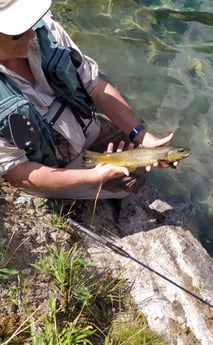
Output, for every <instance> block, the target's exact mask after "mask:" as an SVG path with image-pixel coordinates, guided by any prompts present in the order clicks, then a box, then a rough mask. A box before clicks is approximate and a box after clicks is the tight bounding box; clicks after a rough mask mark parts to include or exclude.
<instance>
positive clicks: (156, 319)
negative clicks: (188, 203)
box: [84, 186, 213, 345]
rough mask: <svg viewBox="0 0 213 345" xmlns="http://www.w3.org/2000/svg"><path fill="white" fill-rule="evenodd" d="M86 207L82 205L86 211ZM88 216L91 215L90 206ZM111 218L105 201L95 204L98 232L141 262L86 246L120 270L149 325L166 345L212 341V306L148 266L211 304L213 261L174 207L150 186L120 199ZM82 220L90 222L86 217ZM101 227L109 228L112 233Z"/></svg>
mask: <svg viewBox="0 0 213 345" xmlns="http://www.w3.org/2000/svg"><path fill="white" fill-rule="evenodd" d="M90 206H91V205H90ZM90 206H89V204H87V205H86V208H87V210H89V209H90ZM87 214H88V215H89V214H90V216H91V209H90V212H87ZM84 215H86V212H85V213H84ZM113 216H114V215H113V212H112V207H111V206H110V204H109V203H107V202H106V201H101V202H100V203H99V202H98V203H97V209H96V216H95V217H94V222H95V224H94V225H96V226H98V225H99V232H98V233H100V234H101V233H102V236H104V237H105V238H107V240H109V241H111V242H113V243H114V244H116V246H119V247H121V248H122V249H124V250H125V251H127V252H128V253H129V254H130V255H131V256H132V257H133V258H135V259H136V260H139V261H140V262H142V264H143V265H140V264H139V263H137V262H134V261H132V260H130V259H129V258H125V257H123V256H121V255H119V254H116V253H114V252H112V251H111V250H109V249H107V248H103V246H101V245H100V244H98V243H97V242H94V241H93V240H89V241H87V243H86V246H87V249H88V252H89V254H90V256H91V258H92V259H93V260H95V262H96V263H97V266H98V267H100V268H104V267H110V268H111V269H112V270H113V271H114V272H116V271H117V270H118V269H119V268H120V267H122V268H124V273H123V275H124V278H125V279H127V280H128V281H129V283H130V284H131V295H132V297H133V301H134V302H135V303H136V305H137V307H138V310H141V311H142V312H143V314H144V315H145V316H146V318H147V321H148V324H149V326H150V328H151V329H153V330H155V331H157V332H158V333H159V334H161V335H164V336H165V337H166V338H167V339H168V340H169V344H170V345H176V344H178V345H191V344H198V343H200V344H202V345H212V344H213V308H211V307H209V306H208V305H206V304H205V303H202V302H201V301H200V300H199V299H196V298H195V297H193V296H191V295H190V294H188V293H187V292H185V291H183V290H182V289H181V288H179V287H177V286H175V285H174V284H171V283H170V282H169V281H167V280H165V279H163V277H160V276H158V275H157V274H155V273H154V272H151V271H150V270H149V269H148V268H147V266H148V267H150V268H152V269H154V270H155V271H157V272H159V273H160V274H161V275H163V276H165V277H167V278H168V279H170V280H172V281H174V282H175V283H176V284H178V285H180V286H181V287H183V288H184V289H186V290H188V291H191V292H192V293H193V294H195V295H196V296H198V297H199V298H201V299H203V300H204V301H207V303H209V304H211V305H212V301H213V260H212V258H211V257H210V256H209V255H208V253H207V252H206V250H205V249H204V248H203V247H202V245H201V244H200V242H199V241H198V240H197V239H196V238H195V237H194V236H193V235H192V234H191V232H190V231H188V230H187V229H186V228H184V226H183V222H182V220H181V219H180V215H179V214H178V213H177V212H176V210H175V209H174V207H173V206H171V205H170V204H169V203H168V202H167V201H166V200H165V198H164V197H163V196H162V195H160V193H158V191H156V189H154V188H150V186H149V187H148V188H145V189H144V190H143V191H141V192H140V193H139V194H137V195H136V196H135V197H133V196H131V197H128V198H127V199H125V200H124V201H123V205H122V206H121V211H120V216H119V218H118V219H119V220H118V225H117V227H116V226H115V224H114V225H113V222H114V220H113ZM84 220H85V221H86V222H88V221H89V218H85V219H84ZM115 228H116V232H115V231H114V230H115ZM103 229H107V231H109V229H110V230H111V232H110V234H109V232H108V234H106V232H103V231H104V230H103ZM144 266H145V267H144Z"/></svg>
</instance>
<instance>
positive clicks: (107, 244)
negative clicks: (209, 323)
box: [67, 218, 213, 308]
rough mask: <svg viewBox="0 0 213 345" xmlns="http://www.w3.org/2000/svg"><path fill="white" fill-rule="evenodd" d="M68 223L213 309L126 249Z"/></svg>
mask: <svg viewBox="0 0 213 345" xmlns="http://www.w3.org/2000/svg"><path fill="white" fill-rule="evenodd" d="M67 221H68V223H69V224H70V225H73V226H74V227H75V228H76V229H77V230H79V231H80V232H82V233H84V234H86V235H88V236H89V237H90V238H92V239H93V240H95V241H97V242H99V243H101V244H103V245H104V246H106V247H108V248H109V249H111V250H112V251H114V252H115V253H117V254H120V255H121V256H124V257H125V258H128V259H130V260H132V261H134V262H136V263H137V264H139V265H140V266H143V267H144V268H146V269H148V270H149V271H151V272H152V273H154V274H156V275H158V276H159V277H161V278H162V279H164V280H166V281H167V282H169V283H170V284H172V285H174V286H176V287H177V288H178V289H181V290H182V291H184V292H186V293H187V294H188V295H190V296H192V297H193V298H195V299H197V300H198V301H200V302H201V303H203V304H205V305H207V306H208V307H210V308H213V304H211V303H209V302H208V301H206V300H204V299H203V298H201V297H199V296H198V295H196V294H194V293H193V292H191V291H189V290H187V289H185V288H184V287H183V286H181V285H179V284H178V283H176V282H175V281H173V280H171V279H170V278H168V277H166V276H165V275H163V274H161V273H160V272H158V271H156V270H154V269H153V268H151V267H150V266H148V265H146V264H145V263H143V262H142V261H140V260H138V259H136V258H134V257H133V256H132V255H131V254H129V253H128V252H127V251H125V250H124V249H122V248H121V247H119V246H117V245H115V244H114V243H113V242H110V241H108V240H106V239H105V238H104V237H102V236H100V235H98V234H96V233H94V232H93V231H90V230H89V229H87V228H86V227H85V226H83V225H81V224H79V223H77V222H76V221H74V220H72V219H71V218H69V219H68V220H67Z"/></svg>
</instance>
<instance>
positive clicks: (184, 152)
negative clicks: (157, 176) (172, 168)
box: [165, 147, 191, 162]
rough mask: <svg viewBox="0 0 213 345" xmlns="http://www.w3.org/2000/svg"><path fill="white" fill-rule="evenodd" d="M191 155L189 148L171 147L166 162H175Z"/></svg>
mask: <svg viewBox="0 0 213 345" xmlns="http://www.w3.org/2000/svg"><path fill="white" fill-rule="evenodd" d="M190 153H191V150H190V148H188V147H171V148H169V150H168V152H167V154H166V159H165V160H166V161H168V162H175V161H179V160H181V159H184V158H186V157H188V156H189V155H190Z"/></svg>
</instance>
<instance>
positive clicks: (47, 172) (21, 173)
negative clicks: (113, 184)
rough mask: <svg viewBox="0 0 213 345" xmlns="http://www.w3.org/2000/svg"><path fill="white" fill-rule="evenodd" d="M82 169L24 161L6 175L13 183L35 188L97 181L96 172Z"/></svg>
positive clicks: (43, 188)
mask: <svg viewBox="0 0 213 345" xmlns="http://www.w3.org/2000/svg"><path fill="white" fill-rule="evenodd" d="M82 171H83V170H81V169H75V170H73V169H62V168H54V167H48V166H45V165H41V164H39V163H36V162H30V161H27V162H24V163H22V164H20V165H18V166H16V167H15V168H14V169H12V170H10V171H9V172H7V173H6V174H5V175H4V179H5V180H6V181H7V182H9V183H10V184H11V185H13V186H15V187H18V188H24V189H35V190H53V189H55V190H60V189H66V188H68V187H72V186H79V185H82V184H88V183H94V182H97V180H98V178H97V177H96V176H95V174H94V172H93V171H92V169H91V170H88V172H87V173H86V174H85V173H82Z"/></svg>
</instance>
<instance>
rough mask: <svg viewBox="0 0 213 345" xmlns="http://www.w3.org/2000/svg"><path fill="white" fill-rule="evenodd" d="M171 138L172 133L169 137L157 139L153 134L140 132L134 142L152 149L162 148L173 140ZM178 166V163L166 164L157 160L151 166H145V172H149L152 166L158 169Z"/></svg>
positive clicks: (172, 136)
mask: <svg viewBox="0 0 213 345" xmlns="http://www.w3.org/2000/svg"><path fill="white" fill-rule="evenodd" d="M173 138H174V133H170V134H169V135H167V136H166V137H163V138H158V137H157V136H155V135H154V134H152V133H150V132H148V131H142V132H139V133H138V134H137V135H136V136H135V138H134V142H135V143H136V144H138V145H139V146H144V147H147V148H148V147H150V148H154V147H159V146H164V145H166V144H169V143H170V142H171V141H172V140H173ZM178 164H179V161H175V162H172V163H171V162H170V163H168V162H166V161H164V160H159V161H157V162H155V163H153V165H148V166H146V170H147V171H148V172H149V171H150V170H151V168H152V166H153V167H159V168H168V167H172V166H173V167H174V168H176V167H177V165H178Z"/></svg>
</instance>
